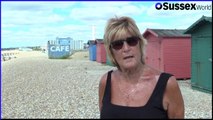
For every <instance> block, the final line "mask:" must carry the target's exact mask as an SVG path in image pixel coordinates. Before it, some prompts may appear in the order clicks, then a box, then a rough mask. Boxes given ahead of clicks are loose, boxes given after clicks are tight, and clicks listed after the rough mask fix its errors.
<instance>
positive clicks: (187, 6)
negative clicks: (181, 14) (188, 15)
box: [155, 2, 212, 10]
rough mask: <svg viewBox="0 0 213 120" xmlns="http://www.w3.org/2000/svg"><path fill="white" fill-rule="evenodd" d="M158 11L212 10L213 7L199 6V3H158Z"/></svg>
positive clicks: (156, 6)
mask: <svg viewBox="0 0 213 120" xmlns="http://www.w3.org/2000/svg"><path fill="white" fill-rule="evenodd" d="M155 8H156V9H157V10H212V5H198V4H197V3H168V2H164V3H156V4H155Z"/></svg>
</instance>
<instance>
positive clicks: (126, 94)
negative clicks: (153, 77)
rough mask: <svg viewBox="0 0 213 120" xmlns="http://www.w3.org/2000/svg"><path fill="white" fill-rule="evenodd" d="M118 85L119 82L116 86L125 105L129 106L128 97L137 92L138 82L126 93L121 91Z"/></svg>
mask: <svg viewBox="0 0 213 120" xmlns="http://www.w3.org/2000/svg"><path fill="white" fill-rule="evenodd" d="M120 83H121V82H119V84H118V87H119V90H120V91H121V93H122V96H123V97H124V98H125V101H126V104H127V105H129V102H130V99H131V97H130V96H131V95H132V94H133V93H135V92H136V91H137V89H138V84H139V80H138V81H137V83H136V85H134V87H133V89H131V90H129V89H128V90H127V91H124V90H122V89H121V84H120Z"/></svg>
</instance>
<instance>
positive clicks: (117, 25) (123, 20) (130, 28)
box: [104, 16, 147, 69]
mask: <svg viewBox="0 0 213 120" xmlns="http://www.w3.org/2000/svg"><path fill="white" fill-rule="evenodd" d="M127 33H129V34H130V35H132V36H135V37H138V38H139V39H140V40H139V44H140V49H141V62H142V64H145V57H144V56H145V45H146V44H147V41H146V39H145V38H144V37H143V36H142V34H141V33H140V30H139V29H138V27H137V25H136V23H135V21H134V20H133V19H132V18H130V17H126V16H123V17H117V16H116V17H115V18H111V19H109V20H108V22H107V25H106V28H105V33H104V45H105V49H106V52H107V54H108V56H109V60H110V61H111V62H112V64H113V65H115V66H116V67H117V68H118V69H120V67H119V64H118V63H117V61H116V60H115V58H114V56H113V52H112V50H111V47H110V43H111V42H112V41H113V40H115V39H120V38H122V36H124V35H126V34H127Z"/></svg>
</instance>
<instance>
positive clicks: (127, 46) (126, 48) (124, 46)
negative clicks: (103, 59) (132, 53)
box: [123, 41, 130, 51]
mask: <svg viewBox="0 0 213 120" xmlns="http://www.w3.org/2000/svg"><path fill="white" fill-rule="evenodd" d="M129 48H130V46H129V45H128V44H127V42H126V41H125V42H124V44H123V49H124V50H125V51H126V50H129Z"/></svg>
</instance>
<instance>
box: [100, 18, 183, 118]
mask: <svg viewBox="0 0 213 120" xmlns="http://www.w3.org/2000/svg"><path fill="white" fill-rule="evenodd" d="M104 41H105V48H106V51H107V54H108V55H109V57H110V60H111V61H112V63H113V64H114V65H115V66H116V67H117V69H116V70H111V71H108V72H107V73H105V74H104V75H103V76H102V77H101V80H100V84H99V109H100V118H184V102H183V98H182V95H181V91H180V88H179V86H178V83H177V81H176V78H175V77H174V76H173V75H171V74H169V73H165V72H161V71H159V70H156V69H154V68H151V67H150V66H148V65H146V64H145V59H144V58H145V57H144V56H145V53H144V51H145V45H146V40H145V39H144V38H143V37H142V35H141V33H140V31H139V29H138V27H137V26H136V23H135V21H134V20H133V19H131V18H129V17H120V18H117V17H116V18H111V19H109V21H108V24H107V26H106V29H105V34H104Z"/></svg>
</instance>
